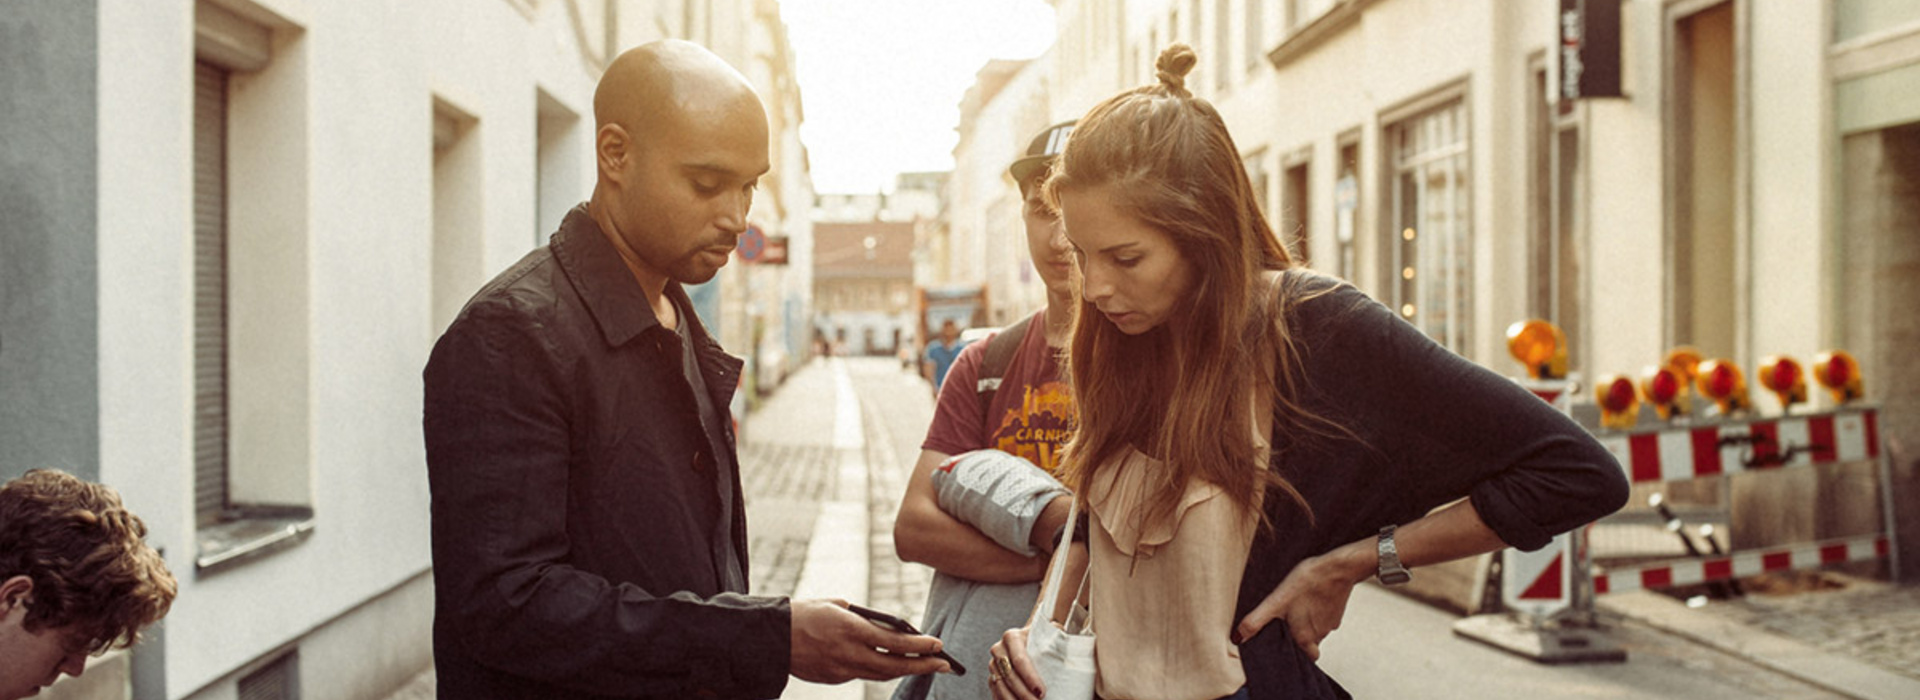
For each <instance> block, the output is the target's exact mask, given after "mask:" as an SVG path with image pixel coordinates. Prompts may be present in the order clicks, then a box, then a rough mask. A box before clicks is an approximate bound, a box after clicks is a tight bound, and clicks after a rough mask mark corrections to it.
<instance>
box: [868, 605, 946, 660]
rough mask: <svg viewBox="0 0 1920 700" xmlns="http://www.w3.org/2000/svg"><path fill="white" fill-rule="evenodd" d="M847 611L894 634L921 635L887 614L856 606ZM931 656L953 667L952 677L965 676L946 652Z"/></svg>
mask: <svg viewBox="0 0 1920 700" xmlns="http://www.w3.org/2000/svg"><path fill="white" fill-rule="evenodd" d="M847 610H849V611H851V612H852V613H853V614H855V615H859V616H861V617H864V618H867V620H868V621H869V622H872V623H873V624H875V625H878V626H880V627H882V628H885V629H890V630H893V631H895V632H900V633H902V634H916V635H917V634H922V633H921V632H920V630H918V629H915V628H914V626H913V623H910V622H907V621H906V620H902V619H900V618H898V617H894V616H893V615H889V614H887V613H883V612H880V611H878V610H874V609H873V608H867V607H861V606H858V605H848V606H847ZM933 656H934V658H937V659H940V660H942V661H945V662H947V665H948V666H951V667H953V675H956V676H964V675H967V667H965V666H962V665H960V661H959V660H958V659H955V658H953V657H952V656H948V655H947V652H945V651H936V652H934V653H933Z"/></svg>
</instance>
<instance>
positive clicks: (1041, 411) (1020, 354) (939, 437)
mask: <svg viewBox="0 0 1920 700" xmlns="http://www.w3.org/2000/svg"><path fill="white" fill-rule="evenodd" d="M1044 313H1045V312H1044V311H1042V312H1040V313H1037V314H1035V315H1034V318H1033V321H1032V322H1030V323H1028V324H1027V334H1026V336H1025V337H1024V338H1022V339H1021V340H1020V347H1019V349H1018V350H1015V351H1014V353H1013V358H1012V359H1011V360H1010V361H1008V363H1007V371H1006V374H1005V376H1003V377H1002V378H1001V381H1000V391H999V392H998V393H996V394H994V396H993V399H992V400H991V401H990V402H989V403H988V405H987V412H986V414H985V415H981V413H980V396H979V393H978V389H977V384H978V382H979V379H980V371H981V365H983V364H985V363H986V358H987V346H989V345H992V344H993V339H992V338H988V339H986V340H981V341H977V342H974V343H971V344H968V345H967V347H966V349H965V350H962V351H961V352H960V358H959V359H956V360H954V361H953V368H952V369H949V370H947V381H946V383H945V384H942V385H941V387H940V402H939V404H938V406H936V407H935V408H934V413H933V424H932V425H930V426H928V427H927V439H926V440H925V441H924V442H922V443H921V444H920V447H921V449H926V450H933V451H935V452H942V453H945V454H950V455H957V454H960V453H962V452H971V451H973V450H981V449H996V450H1000V451H1002V452H1007V453H1009V454H1014V455H1018V456H1020V457H1022V458H1025V459H1026V460H1027V461H1029V462H1033V463H1034V464H1036V465H1039V466H1040V468H1042V469H1045V470H1047V471H1048V472H1049V473H1051V474H1053V475H1055V476H1059V474H1060V447H1061V446H1062V445H1065V444H1066V442H1067V436H1068V435H1069V434H1070V431H1071V430H1072V426H1073V420H1074V410H1073V395H1072V394H1071V393H1069V392H1068V391H1067V383H1066V382H1064V381H1062V380H1061V378H1060V362H1059V360H1058V358H1056V357H1055V356H1054V351H1053V350H1051V349H1049V348H1048V347H1047V333H1046V330H1047V324H1046V317H1045V316H1044Z"/></svg>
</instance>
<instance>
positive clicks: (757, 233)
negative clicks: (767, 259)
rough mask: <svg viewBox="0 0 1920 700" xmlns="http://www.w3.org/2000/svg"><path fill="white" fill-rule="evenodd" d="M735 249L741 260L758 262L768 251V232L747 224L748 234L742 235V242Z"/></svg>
mask: <svg viewBox="0 0 1920 700" xmlns="http://www.w3.org/2000/svg"><path fill="white" fill-rule="evenodd" d="M735 249H736V250H737V251H738V252H739V253H740V259H741V260H745V261H747V262H758V261H759V260H760V255H761V254H762V253H764V252H766V250H767V234H766V232H765V231H761V230H760V227H759V226H755V225H753V224H747V232H746V233H742V234H740V242H739V243H738V244H736V245H735Z"/></svg>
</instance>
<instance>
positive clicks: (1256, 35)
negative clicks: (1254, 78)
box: [1245, 0, 1267, 73]
mask: <svg viewBox="0 0 1920 700" xmlns="http://www.w3.org/2000/svg"><path fill="white" fill-rule="evenodd" d="M1246 3H1247V17H1246V27H1245V30H1246V34H1247V36H1246V42H1247V46H1246V59H1247V72H1248V73H1252V72H1254V71H1255V70H1258V69H1259V68H1260V59H1261V58H1262V55H1263V54H1264V53H1266V52H1265V50H1264V49H1265V48H1266V47H1265V46H1264V45H1263V44H1264V43H1265V42H1264V41H1263V39H1264V37H1265V36H1266V32H1267V18H1266V13H1265V11H1264V8H1265V7H1266V6H1267V0H1246Z"/></svg>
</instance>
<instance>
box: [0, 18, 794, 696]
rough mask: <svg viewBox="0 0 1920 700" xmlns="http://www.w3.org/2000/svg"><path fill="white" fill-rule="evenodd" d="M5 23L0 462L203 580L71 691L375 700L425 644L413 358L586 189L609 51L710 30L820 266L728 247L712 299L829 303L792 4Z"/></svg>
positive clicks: (761, 311)
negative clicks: (64, 491)
mask: <svg viewBox="0 0 1920 700" xmlns="http://www.w3.org/2000/svg"><path fill="white" fill-rule="evenodd" d="M0 37H4V38H3V39H0V94H5V95H6V96H7V99H6V100H4V101H0V161H4V163H5V167H3V168H0V185H3V186H0V191H5V192H7V193H8V194H7V195H6V196H5V197H4V198H0V221H4V222H5V223H4V224H0V285H3V291H0V478H11V477H13V476H15V475H17V474H19V473H20V472H23V471H25V470H27V469H29V468H34V467H58V468H61V469H65V470H68V471H71V472H74V473H76V474H79V475H81V476H84V477H86V478H89V479H96V480H100V481H104V482H105V483H107V484H109V485H112V486H114V487H116V488H117V489H118V490H119V491H120V492H121V493H122V495H123V496H125V498H126V500H127V502H128V504H129V506H130V507H131V508H132V509H133V510H134V511H135V512H137V513H139V514H141V516H142V517H143V518H144V519H145V520H146V522H147V524H148V526H149V528H150V530H151V533H150V540H151V541H152V542H153V543H154V544H155V545H156V546H158V547H160V548H162V549H163V551H164V554H165V556H166V559H167V562H168V565H169V567H170V568H171V569H172V570H173V571H174V573H175V574H176V576H177V577H178V578H179V579H180V583H181V590H180V596H179V598H178V600H177V601H176V602H175V604H174V606H173V610H172V613H171V614H170V615H169V616H168V617H167V619H166V621H165V622H164V623H163V624H162V625H161V626H160V627H159V628H158V629H156V630H153V631H152V632H151V634H150V635H149V640H148V641H147V642H146V643H143V644H142V645H141V646H139V647H137V648H136V649H134V650H133V651H132V653H131V654H130V655H114V656H112V657H110V658H108V659H102V660H100V664H99V666H100V667H101V670H102V673H101V674H89V675H90V676H94V675H99V678H94V679H89V680H93V681H94V683H92V684H88V685H86V686H84V687H83V686H76V685H72V684H63V685H61V686H56V688H55V689H53V690H52V691H51V693H53V694H54V695H55V696H58V695H59V694H61V693H66V694H68V696H69V697H88V698H94V697H127V696H129V695H130V696H131V697H136V698H156V699H157V698H206V699H216V698H233V697H247V698H255V697H258V698H278V697H314V698H348V699H351V698H377V697H382V696H384V695H385V694H386V693H388V692H390V691H391V690H392V689H394V688H395V687H397V686H398V685H400V684H401V683H402V682H404V681H405V680H407V679H408V678H410V677H412V676H413V675H414V674H416V673H418V672H419V671H420V670H421V669H422V668H424V667H425V666H426V665H427V664H428V663H429V661H430V654H431V644H430V637H429V632H430V623H431V618H432V584H431V563H432V562H431V560H430V556H429V548H428V540H427V538H428V494H427V481H426V468H425V463H424V454H423V451H422V442H421V434H420V415H421V380H420V372H421V369H422V367H424V365H425V363H426V360H427V355H428V352H429V350H430V348H431V347H432V344H433V342H434V340H435V339H436V338H437V337H438V335H439V333H440V331H441V330H442V329H443V328H444V327H445V326H446V325H447V323H448V322H449V321H450V320H451V319H452V318H453V317H454V315H455V314H457V313H458V311H459V309H460V307H461V305H462V304H464V303H465V301H466V299H467V298H468V297H470V296H471V295H472V294H473V293H474V292H475V291H476V290H477V289H478V288H479V286H480V285H481V284H482V283H483V282H485V281H486V280H487V279H488V278H490V277H491V276H492V275H494V274H495V273H497V272H498V271H500V270H502V269H504V268H506V267H507V266H509V265H511V264H512V263H513V262H514V261H515V260H517V259H519V258H520V257H522V256H524V255H525V254H526V253H527V252H528V251H530V250H531V249H533V248H534V247H536V246H538V245H542V244H544V243H545V242H546V238H547V236H548V235H549V234H550V232H552V231H553V230H554V229H555V228H556V227H557V225H558V223H559V221H560V218H561V217H562V216H563V215H564V213H565V212H566V211H567V210H568V209H570V208H571V207H573V206H574V205H575V204H577V203H579V202H581V201H584V200H585V199H586V198H587V196H588V195H589V194H590V193H591V191H592V188H593V185H594V182H595V175H594V164H593V157H592V139H593V133H592V132H593V118H592V111H591V110H592V95H593V89H594V85H595V83H596V81H597V80H598V77H599V75H600V73H601V71H602V70H603V69H604V67H605V65H606V64H607V62H608V60H610V58H611V57H612V56H614V55H616V54H617V53H618V51H619V50H621V49H624V48H626V47H630V46H633V45H636V44H639V43H642V42H645V41H649V40H652V39H656V38H661V37H680V38H686V39H690V40H693V41H696V42H700V43H704V44H707V45H709V46H711V47H713V48H714V49H715V51H716V52H717V53H720V54H721V55H722V56H723V57H725V58H727V59H728V60H729V61H730V62H732V63H733V64H734V65H735V66H737V67H739V68H740V69H741V70H742V72H743V73H745V74H746V75H747V76H748V77H749V78H750V79H751V80H753V82H754V83H755V84H756V85H757V86H758V87H759V88H760V89H761V91H762V94H763V96H764V97H765V101H766V103H767V105H768V109H769V118H770V119H771V120H772V124H773V129H774V132H773V144H774V154H773V157H774V161H773V163H774V166H773V167H774V170H773V172H771V173H769V175H768V176H767V178H766V179H765V180H763V183H762V188H761V196H760V197H759V198H758V201H757V202H756V205H755V208H754V210H753V212H752V214H751V216H750V219H751V220H752V221H753V222H755V224H756V225H759V226H761V227H763V228H765V229H767V230H768V231H771V232H776V233H782V234H785V235H787V236H789V238H790V239H798V240H797V242H796V243H794V244H793V245H791V246H790V249H791V250H792V251H794V255H793V257H794V262H795V263H797V264H795V265H791V266H786V267H779V268H776V267H773V266H765V267H751V266H744V265H730V266H729V267H728V268H727V275H726V276H725V277H723V278H722V279H721V280H720V281H719V282H718V283H716V284H714V285H712V286H713V287H714V288H715V289H716V290H717V291H718V293H717V294H714V295H713V296H715V297H717V298H718V299H719V302H720V303H718V304H716V305H715V307H716V308H715V309H714V310H711V311H710V313H709V315H710V316H717V317H718V318H709V320H710V321H712V322H713V325H714V326H715V327H717V328H721V329H722V335H723V338H725V342H726V343H727V345H728V346H729V347H730V348H733V349H734V351H735V352H737V353H741V354H752V351H753V349H754V344H753V343H751V342H749V339H751V338H753V337H754V331H755V330H756V326H754V325H753V323H758V322H759V321H757V319H760V318H768V319H777V320H778V321H779V322H785V321H786V319H798V322H797V323H794V324H792V326H799V327H801V328H805V327H806V325H807V324H806V319H809V318H811V313H810V312H809V311H808V310H807V309H806V308H805V306H806V304H807V303H808V302H807V299H808V298H809V297H810V295H811V292H812V285H811V283H810V280H809V279H807V277H806V270H808V269H809V267H808V263H809V262H810V261H809V260H808V259H807V257H806V256H807V255H808V254H809V252H810V250H811V246H810V244H808V243H807V241H806V236H807V234H808V229H807V213H808V210H809V208H810V206H809V203H810V201H811V198H812V194H811V186H810V185H809V184H808V181H807V176H806V158H805V154H804V152H803V151H802V149H801V148H800V146H799V141H798V125H799V121H800V120H801V119H802V118H803V115H802V112H801V109H800V104H799V99H798V92H797V88H795V87H794V84H793V81H792V79H791V75H790V70H789V68H788V66H789V65H790V55H789V54H788V52H787V50H786V49H785V42H784V30H783V29H782V28H781V24H780V22H779V16H778V5H777V3H775V2H773V1H772V0H764V1H760V0H727V1H721V2H694V1H693V0H659V1H651V2H649V1H640V0H626V1H620V0H433V1H427V2H406V3H386V2H373V1H369V0H340V1H330V2H312V1H310V0H173V1H170V2H145V1H135V0H100V1H99V2H67V1H65V0H22V1H21V2H12V3H9V4H8V8H7V10H6V11H5V12H4V13H0ZM789 270H798V272H797V274H788V271H789ZM795 300H797V303H798V308H790V307H788V306H787V305H788V304H792V303H795ZM747 320H754V321H753V323H748V322H746V321H747ZM767 323H768V325H769V326H773V327H772V330H769V331H767V332H768V333H769V334H771V335H774V336H775V337H779V336H781V335H782V334H784V333H785V332H786V328H788V327H791V326H776V325H774V322H773V321H769V322H767ZM803 342H804V341H803ZM775 345H778V343H776V344H775ZM799 347H801V348H802V349H804V347H805V346H804V345H801V346H799ZM781 361H786V360H781Z"/></svg>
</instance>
